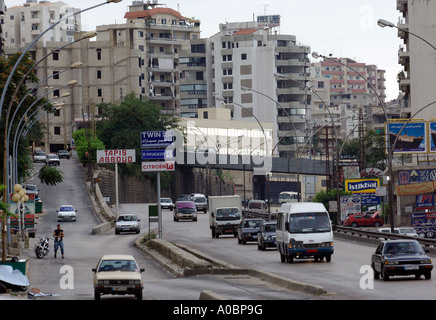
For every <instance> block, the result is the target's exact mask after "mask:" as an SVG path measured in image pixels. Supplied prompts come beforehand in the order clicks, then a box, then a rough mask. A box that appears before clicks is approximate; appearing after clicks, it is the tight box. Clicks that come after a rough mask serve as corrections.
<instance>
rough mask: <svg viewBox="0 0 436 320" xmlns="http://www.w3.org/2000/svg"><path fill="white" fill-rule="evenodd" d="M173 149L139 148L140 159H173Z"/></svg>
mask: <svg viewBox="0 0 436 320" xmlns="http://www.w3.org/2000/svg"><path fill="white" fill-rule="evenodd" d="M174 153H175V150H174V149H171V150H166V149H158V150H147V149H145V150H141V155H142V160H165V159H174V157H175V155H174Z"/></svg>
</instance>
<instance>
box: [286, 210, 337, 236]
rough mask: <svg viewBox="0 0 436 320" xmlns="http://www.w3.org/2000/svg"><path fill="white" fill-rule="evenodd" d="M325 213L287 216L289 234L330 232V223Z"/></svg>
mask: <svg viewBox="0 0 436 320" xmlns="http://www.w3.org/2000/svg"><path fill="white" fill-rule="evenodd" d="M329 219H330V218H329V216H328V214H327V213H326V212H310V213H309V212H306V213H297V214H291V215H289V232H292V233H313V232H330V231H331V227H330V221H329Z"/></svg>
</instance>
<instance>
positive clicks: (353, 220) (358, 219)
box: [344, 212, 383, 228]
mask: <svg viewBox="0 0 436 320" xmlns="http://www.w3.org/2000/svg"><path fill="white" fill-rule="evenodd" d="M344 226H351V227H353V228H357V227H376V228H378V227H381V226H383V220H382V219H380V217H379V216H378V212H376V213H374V214H373V215H370V214H352V215H350V216H348V217H347V218H346V219H345V220H344Z"/></svg>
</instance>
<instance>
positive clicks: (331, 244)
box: [321, 242, 333, 247]
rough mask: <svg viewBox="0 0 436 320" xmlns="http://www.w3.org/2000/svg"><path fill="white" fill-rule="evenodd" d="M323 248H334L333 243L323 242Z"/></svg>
mask: <svg viewBox="0 0 436 320" xmlns="http://www.w3.org/2000/svg"><path fill="white" fill-rule="evenodd" d="M321 247H333V242H323V243H321Z"/></svg>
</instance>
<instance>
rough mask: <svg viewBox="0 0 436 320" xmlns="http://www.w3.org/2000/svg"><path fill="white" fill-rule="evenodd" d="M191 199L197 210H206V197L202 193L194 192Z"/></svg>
mask: <svg viewBox="0 0 436 320" xmlns="http://www.w3.org/2000/svg"><path fill="white" fill-rule="evenodd" d="M192 201H194V203H195V206H196V207H197V211H203V212H204V213H206V212H207V199H206V197H205V196H204V195H203V194H201V193H195V194H194V195H193V196H192Z"/></svg>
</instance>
